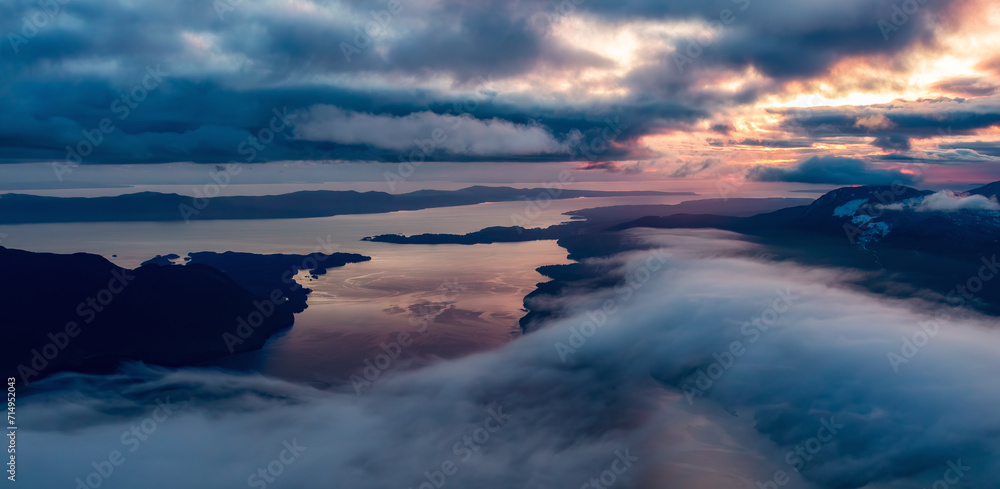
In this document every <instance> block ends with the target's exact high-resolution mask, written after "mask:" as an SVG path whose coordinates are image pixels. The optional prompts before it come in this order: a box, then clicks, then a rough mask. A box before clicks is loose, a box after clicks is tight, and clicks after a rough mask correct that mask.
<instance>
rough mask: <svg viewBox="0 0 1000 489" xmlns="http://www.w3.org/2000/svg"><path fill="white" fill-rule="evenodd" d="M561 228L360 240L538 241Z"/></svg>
mask: <svg viewBox="0 0 1000 489" xmlns="http://www.w3.org/2000/svg"><path fill="white" fill-rule="evenodd" d="M561 235H562V230H561V229H559V228H557V227H551V228H546V229H542V228H531V229H525V228H523V227H520V226H494V227H488V228H485V229H482V230H479V231H476V232H473V233H468V234H418V235H415V236H403V235H401V234H381V235H378V236H369V237H367V238H363V239H362V241H374V242H378V243H395V244H463V245H473V244H489V243H515V242H519V241H538V240H542V239H557V238H559V236H561Z"/></svg>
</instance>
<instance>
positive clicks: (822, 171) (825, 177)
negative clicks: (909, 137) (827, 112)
mask: <svg viewBox="0 0 1000 489" xmlns="http://www.w3.org/2000/svg"><path fill="white" fill-rule="evenodd" d="M747 178H748V179H749V180H755V181H759V182H798V183H831V184H837V185H890V184H893V183H899V184H903V185H910V184H913V183H916V181H917V180H916V178H915V177H914V176H913V175H909V174H906V173H903V172H901V171H899V170H880V169H876V168H873V167H872V166H871V165H869V164H868V163H866V162H864V161H862V160H856V159H854V158H840V157H836V156H813V157H812V158H809V159H807V160H803V161H800V162H799V163H797V164H795V165H792V166H790V167H774V166H761V165H759V166H756V167H754V168H753V169H752V170H751V171H750V173H749V174H748V175H747Z"/></svg>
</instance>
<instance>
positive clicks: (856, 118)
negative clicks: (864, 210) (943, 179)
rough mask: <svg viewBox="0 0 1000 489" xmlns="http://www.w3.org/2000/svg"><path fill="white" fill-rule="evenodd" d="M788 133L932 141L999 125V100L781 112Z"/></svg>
mask: <svg viewBox="0 0 1000 489" xmlns="http://www.w3.org/2000/svg"><path fill="white" fill-rule="evenodd" d="M781 113H783V114H794V117H793V118H791V119H790V120H788V121H785V122H784V124H785V128H786V129H787V130H789V131H793V132H799V133H804V134H805V135H807V136H810V137H814V138H829V137H839V136H897V137H908V138H911V139H913V138H935V137H942V136H951V135H963V134H972V133H974V132H976V131H977V130H980V129H986V128H990V127H994V126H996V125H998V124H1000V97H997V96H995V95H994V96H990V97H982V98H977V99H962V98H956V99H952V98H939V99H920V100H916V101H909V102H908V101H898V102H894V103H891V104H879V105H871V106H864V107H819V108H812V109H795V110H787V111H782V112H781Z"/></svg>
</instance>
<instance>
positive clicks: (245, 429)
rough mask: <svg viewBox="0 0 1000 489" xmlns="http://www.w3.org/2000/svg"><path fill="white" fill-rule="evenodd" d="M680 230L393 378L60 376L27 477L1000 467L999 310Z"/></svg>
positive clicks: (714, 482)
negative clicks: (562, 311)
mask: <svg viewBox="0 0 1000 489" xmlns="http://www.w3.org/2000/svg"><path fill="white" fill-rule="evenodd" d="M686 233H687V234H679V233H672V232H649V231H645V232H642V233H639V234H637V237H638V238H641V239H644V240H646V241H648V242H649V243H651V244H652V246H653V247H654V250H653V251H650V250H647V251H636V252H632V253H630V254H624V255H618V256H617V257H613V258H611V259H607V260H606V262H605V265H606V266H608V267H613V269H614V270H616V274H617V275H618V276H619V277H621V282H620V283H619V285H618V286H616V287H614V288H611V289H602V290H601V291H592V292H591V293H589V294H586V295H583V296H578V295H566V294H564V295H563V297H564V298H562V299H558V300H560V301H572V304H571V305H572V306H573V307H572V309H571V310H573V311H575V312H574V315H573V316H572V317H566V318H562V319H560V320H558V321H555V322H554V323H553V324H552V325H551V326H549V327H546V328H544V329H541V330H539V331H536V332H533V333H532V334H529V335H526V336H524V337H521V338H519V339H517V340H515V341H513V342H511V343H509V344H507V345H506V346H504V347H502V348H500V349H498V350H495V351H490V352H487V353H481V354H476V355H472V356H469V357H465V358H462V359H458V360H453V361H442V362H440V363H439V364H437V365H432V366H430V367H426V368H422V369H419V370H416V371H410V372H406V373H401V374H398V375H394V376H391V377H389V376H388V374H387V377H384V378H380V379H378V380H377V381H376V382H374V383H373V385H371V386H368V387H367V388H366V389H365V391H364V393H363V394H362V395H360V396H358V395H355V393H354V390H353V389H351V388H350V386H343V387H342V388H337V389H333V390H330V391H320V390H314V389H311V388H307V387H302V386H297V385H293V384H289V383H286V382H283V381H279V380H273V379H268V378H265V377H261V376H247V375H238V374H233V373H226V372H221V371H211V370H197V369H181V370H166V369H159V368H146V367H142V366H133V367H132V368H129V369H126V370H125V371H123V372H122V373H119V374H116V375H112V376H87V375H82V374H60V375H58V376H54V377H52V378H50V379H48V380H45V381H43V382H39V383H38V384H37V389H39V392H37V393H36V395H33V396H30V397H27V398H25V399H24V400H23V401H22V406H21V407H20V409H21V412H22V413H23V414H22V417H23V423H24V426H23V427H22V431H25V430H26V431H25V432H23V433H21V436H19V440H20V441H21V447H22V450H23V455H22V456H21V457H20V458H19V460H20V461H21V464H22V465H21V469H22V471H21V477H22V478H23V480H22V481H21V483H22V484H26V487H73V486H76V485H77V481H76V479H77V478H80V480H81V481H85V480H86V479H87V477H88V476H90V477H91V482H93V481H95V480H98V479H99V480H100V481H101V484H102V485H101V486H100V487H107V488H114V487H122V488H132V487H147V488H160V487H162V488H167V487H177V486H183V487H192V488H198V487H205V488H215V487H245V486H246V485H247V484H249V485H250V486H251V487H261V488H264V487H286V488H291V487H313V486H315V484H317V483H318V482H319V481H326V483H327V484H329V485H330V486H336V487H359V488H378V489H383V488H393V487H396V488H401V489H403V488H417V487H421V488H429V487H525V488H535V487H537V488H553V487H566V488H574V489H575V488H580V487H657V488H664V487H677V488H685V489H691V488H705V489H710V488H712V489H714V488H718V487H780V486H785V485H786V484H791V485H788V486H787V487H838V488H860V487H867V488H899V487H987V486H989V485H990V484H992V483H993V482H994V481H996V480H998V478H1000V466H998V465H997V461H996V459H995V457H993V456H992V455H991V454H995V453H996V452H997V450H998V449H1000V446H998V445H1000V440H998V438H997V436H998V435H997V434H998V433H1000V420H998V418H997V416H995V412H996V406H997V405H998V403H1000V395H998V394H997V393H996V389H993V388H992V387H993V384H994V381H995V373H996V372H997V370H998V368H1000V359H998V357H997V355H996V350H997V347H998V343H1000V338H998V333H997V331H996V329H995V327H994V326H995V323H994V322H993V321H990V320H987V319H985V318H983V317H980V316H977V315H974V314H972V313H959V312H957V310H950V309H949V310H941V309H940V308H941V307H946V306H932V305H930V304H929V303H924V302H921V301H920V300H919V299H907V300H901V299H887V298H884V297H880V296H875V295H871V294H868V293H863V292H859V291H856V290H853V289H852V288H851V287H849V286H848V285H846V283H847V282H848V281H849V279H851V278H856V277H854V276H853V275H850V274H859V273H863V272H858V271H853V272H851V271H844V270H839V269H825V268H807V267H803V266H799V265H795V264H791V263H776V262H771V261H764V260H760V259H756V258H754V256H755V254H756V253H758V250H757V248H755V247H754V246H753V245H750V244H748V243H746V242H744V241H740V240H738V239H737V238H736V235H731V234H726V233H722V232H715V231H710V232H695V233H690V232H686ZM845 274H847V275H845ZM762 379H766V380H762ZM400 440H405V443H401V442H400ZM53 446H58V447H60V449H59V450H57V451H51V450H49V449H48V448H47V447H53ZM113 452H117V455H114V454H113ZM109 457H113V458H114V461H115V462H120V464H119V465H112V464H111V463H110V462H108V461H109ZM43 460H44V462H43ZM108 467H112V468H113V470H112V471H111V472H110V473H109V472H108ZM100 470H104V471H105V473H106V477H105V476H102V475H99V474H98V472H99V471H100ZM192 474H198V476H197V477H192ZM956 474H957V475H956ZM945 478H947V479H948V480H949V482H951V483H950V484H946V485H945V486H941V485H936V486H935V485H933V484H935V483H938V484H944V483H939V482H938V481H942V480H944V479H945ZM592 481H596V484H597V485H593V484H595V482H592ZM445 484H446V485H445ZM758 484H761V485H758ZM769 484H773V485H769Z"/></svg>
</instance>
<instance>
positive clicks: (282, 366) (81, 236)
mask: <svg viewBox="0 0 1000 489" xmlns="http://www.w3.org/2000/svg"><path fill="white" fill-rule="evenodd" d="M536 185H540V184H536ZM523 186H530V184H525V185H523ZM635 187H637V188H635V189H640V188H642V187H644V188H648V186H646V185H636V186H635ZM706 189H707V187H706V188H698V190H703V191H704V190H706ZM103 190H112V191H114V190H117V191H119V192H120V191H121V189H103ZM159 190H166V189H159ZM244 190H248V191H247V193H254V194H260V193H282V192H286V191H291V190H294V189H289V188H285V187H284V186H282V187H281V188H280V189H270V190H267V189H256V190H255V191H249V189H244ZM630 190H631V188H630ZM668 190H676V191H690V190H692V189H687V188H685V189H673V188H671V189H668ZM74 193H75V192H74ZM772 193H778V194H779V195H784V196H791V197H803V196H805V195H806V194H803V193H797V192H792V191H789V190H787V189H786V190H785V191H783V192H773V191H772ZM734 196H750V195H749V194H747V195H734ZM715 197H718V195H714V194H707V195H706V194H702V195H698V196H660V197H603V198H578V199H567V200H552V201H548V203H547V204H544V205H543V206H541V207H539V206H536V205H535V204H531V203H527V202H502V203H486V204H478V205H470V206H459V207H444V208H434V209H424V210H418V211H400V212H391V213H384V214H363V215H343V216H333V217H322V218H309V219H264V220H222V221H192V222H191V223H184V222H126V223H113V222H108V223H56V224H25V225H16V226H0V233H3V234H0V238H2V240H0V244H2V245H4V246H8V247H12V248H20V249H26V250H30V251H39V252H53V253H75V252H81V251H82V252H88V253H96V254H100V255H102V256H104V257H106V258H108V259H109V260H111V261H113V262H115V263H116V264H118V265H120V266H123V267H129V268H133V267H137V266H138V265H139V264H140V263H142V262H143V261H145V260H147V259H149V258H152V257H153V256H155V255H158V254H168V253H176V254H178V255H181V256H184V255H185V254H187V253H190V252H196V251H217V252H223V251H230V250H231V251H241V252H251V253H261V254H268V253H298V254H308V253H312V252H314V251H326V252H330V251H339V252H353V253H361V254H364V255H368V256H371V257H372V261H370V262H365V263H357V264H349V265H347V266H345V267H342V268H333V269H330V270H329V272H328V273H327V274H326V275H323V276H320V277H319V278H316V279H313V278H312V277H309V276H308V275H307V274H305V272H302V273H301V274H299V275H298V276H297V280H299V282H300V283H302V284H303V285H304V286H306V287H309V288H310V289H312V290H313V292H312V294H311V295H310V298H309V307H308V309H306V310H305V311H304V312H302V313H301V314H298V315H297V316H296V321H295V326H294V327H293V328H291V329H290V330H288V331H287V332H285V333H282V334H280V335H278V336H276V337H274V338H272V340H271V341H270V342H269V343H268V345H267V346H266V347H265V348H264V349H263V350H261V351H258V352H253V353H248V354H243V355H239V356H236V357H231V358H227V359H224V360H221V361H218V362H216V363H214V364H213V365H218V366H222V367H226V368H234V369H249V370H256V371H260V372H262V373H265V374H268V375H274V376H277V377H282V378H286V379H291V380H295V381H302V382H309V383H311V384H313V385H318V386H329V385H338V384H342V383H344V382H350V381H351V378H352V376H353V375H359V376H361V377H354V379H355V380H357V379H358V378H365V377H364V374H365V369H366V368H368V371H367V373H368V376H367V378H365V379H366V380H367V379H368V378H371V377H373V376H375V374H376V373H377V374H378V377H381V376H382V374H383V373H389V372H394V371H397V370H401V369H406V368H410V367H413V366H417V365H423V364H427V363H428V362H434V361H436V360H438V359H447V358H454V357H458V356H462V355H465V354H468V353H471V352H476V351H482V350H487V349H491V348H495V347H497V346H499V345H501V344H503V343H506V342H508V341H510V340H511V339H512V338H514V337H516V336H518V335H519V334H520V329H519V327H518V324H517V321H518V319H519V318H520V317H521V316H522V315H523V314H524V311H523V309H522V301H523V298H524V296H525V295H527V294H528V293H529V292H531V291H532V290H533V289H534V287H535V285H536V284H537V283H538V282H541V281H544V280H546V279H545V278H544V277H543V276H542V275H540V274H538V273H537V272H536V271H535V269H536V268H537V267H540V266H543V265H552V264H561V263H568V261H567V259H566V252H565V250H563V249H562V248H560V247H558V246H557V245H556V243H555V241H539V242H527V243H496V244H489V245H472V246H467V245H394V244H388V243H372V242H366V241H361V239H362V238H364V237H366V236H372V235H377V234H385V233H400V234H407V235H412V234H420V233H456V234H463V233H468V232H472V231H477V230H479V229H482V228H484V227H487V226H509V225H513V224H515V221H514V219H513V216H517V217H518V222H516V223H517V224H524V222H525V221H524V220H523V219H527V222H528V226H529V227H545V226H550V225H553V224H557V223H560V222H565V221H566V220H567V219H568V216H565V215H564V214H563V213H564V212H567V211H570V210H577V209H585V208H591V207H601V206H608V205H622V204H674V203H678V202H682V201H685V200H693V199H699V198H715ZM425 326H426V327H425ZM400 333H403V334H405V335H408V336H404V337H403V338H404V339H405V340H406V341H404V343H406V342H409V344H407V345H406V346H405V347H403V346H402V345H401V346H400V348H398V350H399V351H397V348H396V347H395V346H394V343H399V339H400V336H399V335H400ZM387 350H388V353H387ZM383 354H385V355H383ZM386 355H388V356H389V357H391V358H389V359H390V360H391V362H389V364H388V365H386V358H387V357H386ZM376 361H378V362H379V363H380V365H377V366H376V367H375V368H376V370H373V367H371V366H370V364H372V365H373V364H374V362H376ZM383 367H384V368H383Z"/></svg>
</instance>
